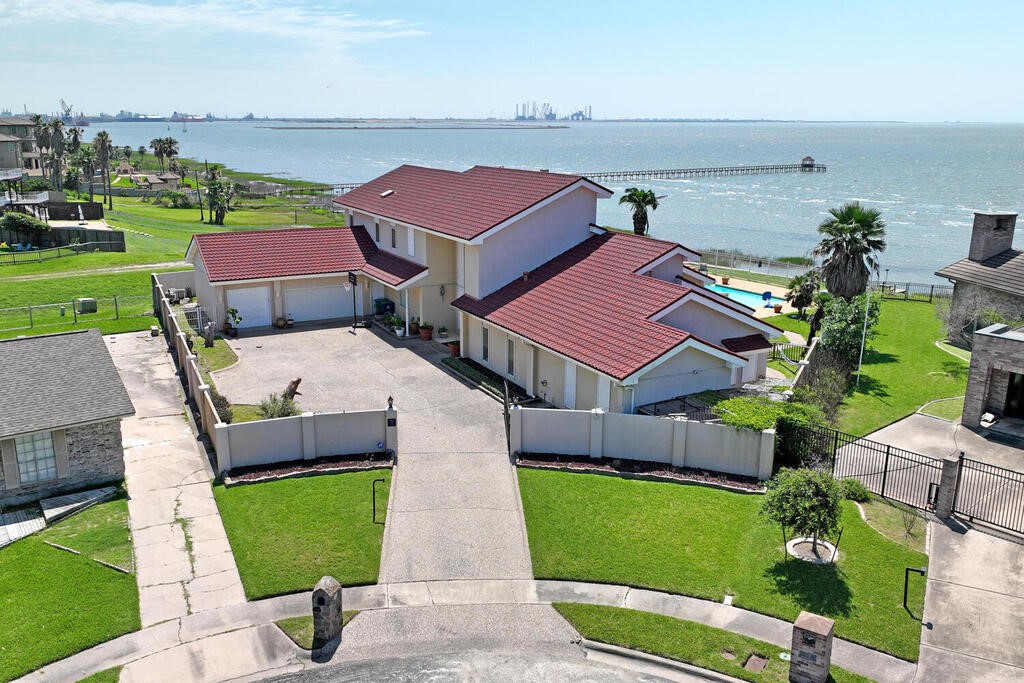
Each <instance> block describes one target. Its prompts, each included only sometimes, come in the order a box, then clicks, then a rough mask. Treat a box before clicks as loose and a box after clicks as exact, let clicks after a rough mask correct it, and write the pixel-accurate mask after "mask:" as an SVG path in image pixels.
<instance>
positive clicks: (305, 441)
mask: <svg viewBox="0 0 1024 683" xmlns="http://www.w3.org/2000/svg"><path fill="white" fill-rule="evenodd" d="M302 458H303V460H313V459H315V458H316V414H315V413H303V414H302Z"/></svg>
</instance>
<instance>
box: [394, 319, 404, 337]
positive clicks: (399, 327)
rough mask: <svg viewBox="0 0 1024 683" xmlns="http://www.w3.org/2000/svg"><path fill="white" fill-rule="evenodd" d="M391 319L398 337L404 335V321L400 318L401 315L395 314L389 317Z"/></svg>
mask: <svg viewBox="0 0 1024 683" xmlns="http://www.w3.org/2000/svg"><path fill="white" fill-rule="evenodd" d="M391 321H392V322H393V323H394V325H395V334H397V335H398V336H399V337H404V336H405V321H404V320H402V318H401V316H397V315H396V316H395V317H393V318H392V319H391Z"/></svg>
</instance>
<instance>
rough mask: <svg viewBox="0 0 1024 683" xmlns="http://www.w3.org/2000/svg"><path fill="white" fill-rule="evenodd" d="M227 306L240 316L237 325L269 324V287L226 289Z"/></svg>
mask: <svg viewBox="0 0 1024 683" xmlns="http://www.w3.org/2000/svg"><path fill="white" fill-rule="evenodd" d="M227 299H228V308H237V309H238V315H240V316H242V322H240V323H238V326H239V327H266V326H268V325H270V287H242V288H239V289H229V290H228V297H227Z"/></svg>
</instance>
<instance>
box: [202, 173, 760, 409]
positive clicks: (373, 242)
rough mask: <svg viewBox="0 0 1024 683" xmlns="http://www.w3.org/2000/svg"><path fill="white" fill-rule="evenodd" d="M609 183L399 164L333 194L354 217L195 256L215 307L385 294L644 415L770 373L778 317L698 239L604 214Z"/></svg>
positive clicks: (526, 369)
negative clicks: (600, 218)
mask: <svg viewBox="0 0 1024 683" xmlns="http://www.w3.org/2000/svg"><path fill="white" fill-rule="evenodd" d="M611 194H612V193H611V192H610V191H609V190H607V189H606V188H604V187H602V186H600V185H598V184H596V183H594V182H592V181H590V180H588V179H587V178H584V177H581V176H576V175H566V174H559V173H548V172H543V171H524V170H516V169H507V168H495V167H486V166H476V167H473V168H471V169H469V170H467V171H464V172H461V173H460V172H455V171H445V170H439V169H430V168H422V167H417V166H402V167H400V168H397V169H395V170H394V171H391V172H389V173H386V174H384V175H383V176H380V177H379V178H376V179H375V180H372V181H370V182H369V183H366V184H365V185H362V186H360V187H359V188H357V189H355V190H353V191H352V192H349V193H347V194H345V195H341V196H339V197H337V198H336V199H335V200H334V204H335V207H336V208H337V209H341V210H343V211H344V213H345V221H346V223H347V225H346V226H345V227H343V228H326V229H325V228H319V229H298V230H294V229H293V230H281V231H270V232H251V233H237V232H236V233H224V234H216V235H196V236H195V238H194V239H193V243H192V245H191V246H190V247H189V251H188V259H189V260H190V261H192V262H193V263H195V264H196V289H197V294H198V296H199V298H200V303H201V304H202V305H203V307H204V308H206V309H207V310H208V311H210V312H211V315H213V316H214V317H216V318H220V317H222V316H223V314H224V311H225V310H226V307H228V306H232V307H235V308H237V309H238V310H239V312H240V314H241V316H242V323H241V326H243V327H245V326H249V325H252V326H261V325H269V324H271V322H272V321H273V320H274V318H275V317H281V316H284V317H291V318H292V319H294V320H297V321H298V320H313V319H323V318H332V317H338V318H340V317H346V316H351V315H353V313H354V314H355V315H365V314H367V313H370V312H372V311H373V306H374V302H375V301H376V300H379V299H388V300H390V301H391V302H393V303H394V304H395V309H396V313H397V315H399V316H400V317H401V318H403V320H405V321H406V323H408V321H409V320H410V319H412V318H418V319H419V320H420V321H421V322H429V323H431V324H433V325H434V326H435V327H440V326H444V327H447V328H448V329H449V330H451V331H453V334H454V335H457V336H458V338H459V339H460V341H461V346H462V353H463V355H465V356H468V357H469V358H471V359H473V360H475V361H476V362H478V363H481V364H483V365H485V366H486V367H488V368H490V369H491V370H493V371H494V372H496V373H498V374H500V375H503V376H505V377H508V378H509V379H510V380H511V381H512V382H514V383H516V384H518V385H520V386H522V387H523V388H524V389H525V390H526V391H527V392H528V393H530V394H532V395H535V396H538V397H541V398H543V399H545V400H547V401H549V402H551V403H553V404H555V405H559V406H566V407H575V408H593V407H601V408H604V409H606V410H614V411H621V412H632V411H633V410H634V409H635V408H636V407H638V406H640V405H644V404H647V403H652V402H656V401H660V400H664V399H667V398H671V397H674V396H678V395H681V394H686V393H691V392H694V391H701V390H703V389H720V388H726V387H730V386H735V385H737V384H740V383H742V382H745V381H750V380H752V379H755V378H758V377H763V376H764V371H765V367H766V365H767V355H768V350H769V348H770V344H769V342H768V338H769V336H772V335H774V334H777V332H778V331H777V330H776V329H775V328H774V327H772V326H771V325H768V324H767V323H764V322H762V321H760V320H758V319H757V318H755V317H754V315H753V311H752V310H751V309H749V308H746V307H744V306H742V305H739V304H737V303H736V302H733V301H731V300H729V299H728V298H726V297H724V296H721V295H719V294H717V293H715V292H712V291H710V290H708V289H706V288H705V285H707V284H710V283H711V282H712V280H711V279H710V278H708V277H707V276H706V275H703V274H701V273H699V272H697V271H695V270H693V269H692V268H689V267H687V266H686V262H687V261H692V260H696V259H697V258H699V254H697V253H696V252H693V251H691V250H688V249H686V248H685V247H683V246H682V245H679V244H676V243H672V242H665V241H662V240H656V239H652V238H649V237H639V236H636V235H632V234H622V233H613V232H607V231H605V230H603V229H601V228H598V227H596V226H595V220H596V217H597V200H598V199H601V198H607V197H610V196H611ZM350 272H351V273H352V274H353V278H354V279H355V281H356V284H355V287H354V289H353V288H352V287H348V288H346V285H347V284H348V282H349V280H348V273H350Z"/></svg>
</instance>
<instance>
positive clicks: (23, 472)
mask: <svg viewBox="0 0 1024 683" xmlns="http://www.w3.org/2000/svg"><path fill="white" fill-rule="evenodd" d="M14 450H15V452H16V453H17V456H18V478H19V479H20V481H21V483H22V484H31V483H33V482H37V481H47V480H50V479H56V478H57V456H56V455H54V452H53V437H52V436H51V435H50V433H49V432H43V433H41V434H29V435H28V436H19V437H16V438H15V439H14Z"/></svg>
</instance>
